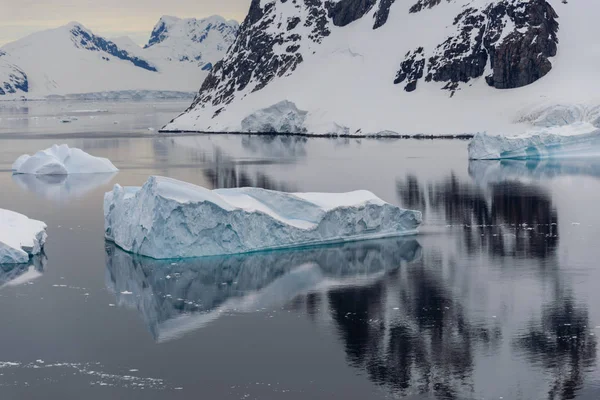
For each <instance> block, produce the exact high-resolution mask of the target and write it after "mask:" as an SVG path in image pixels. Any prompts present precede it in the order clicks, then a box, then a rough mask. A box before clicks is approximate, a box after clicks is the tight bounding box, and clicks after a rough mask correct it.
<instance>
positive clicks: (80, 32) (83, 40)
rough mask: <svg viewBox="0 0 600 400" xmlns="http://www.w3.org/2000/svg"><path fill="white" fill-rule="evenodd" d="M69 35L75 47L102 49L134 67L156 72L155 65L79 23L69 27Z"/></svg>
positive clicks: (93, 49)
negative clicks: (91, 31)
mask: <svg viewBox="0 0 600 400" xmlns="http://www.w3.org/2000/svg"><path fill="white" fill-rule="evenodd" d="M71 35H72V37H73V42H74V43H75V45H76V46H77V47H80V48H83V49H86V50H90V51H104V52H106V53H108V54H110V55H113V56H115V57H117V58H119V59H121V60H125V61H129V62H131V63H132V64H133V65H135V66H136V67H140V68H143V69H145V70H148V71H152V72H157V69H156V67H154V66H153V65H151V64H150V63H148V61H146V60H144V59H142V58H139V57H136V56H133V55H131V54H129V53H128V52H127V51H125V50H123V49H121V48H119V46H117V45H116V44H115V43H113V42H111V41H110V40H105V39H103V38H101V37H100V36H96V35H94V34H92V33H90V32H88V31H86V30H85V29H83V28H82V27H81V26H79V25H76V26H74V27H73V28H72V29H71Z"/></svg>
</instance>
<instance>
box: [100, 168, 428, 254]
mask: <svg viewBox="0 0 600 400" xmlns="http://www.w3.org/2000/svg"><path fill="white" fill-rule="evenodd" d="M104 221H105V236H106V238H107V239H108V240H111V241H113V242H115V243H116V244H117V245H118V246H119V247H121V248H123V249H124V250H126V251H129V252H132V253H136V254H141V255H145V256H148V257H152V258H156V259H169V258H187V257H201V256H212V255H222V254H237V253H248V252H255V251H261V250H271V249H280V248H292V247H304V246H312V245H319V244H324V243H337V242H346V241H355V240H362V239H373V238H381V237H391V236H400V235H409V234H414V233H416V232H417V228H418V227H419V225H420V224H421V213H420V212H418V211H411V210H404V209H401V208H399V207H396V206H393V205H391V204H388V203H386V202H384V201H383V200H381V199H380V198H378V197H377V196H375V195H374V194H372V193H371V192H368V191H356V192H351V193H283V192H276V191H272V190H265V189H258V188H241V189H217V190H208V189H205V188H202V187H199V186H195V185H192V184H189V183H186V182H181V181H177V180H174V179H170V178H163V177H156V176H154V177H151V178H150V179H148V181H147V182H146V183H145V184H144V186H143V187H141V188H139V187H126V188H123V187H121V186H119V185H115V187H114V189H113V190H112V192H108V193H107V194H106V195H105V197H104Z"/></svg>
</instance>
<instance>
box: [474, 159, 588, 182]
mask: <svg viewBox="0 0 600 400" xmlns="http://www.w3.org/2000/svg"><path fill="white" fill-rule="evenodd" d="M469 175H470V176H471V178H473V180H474V181H475V183H477V184H478V185H481V186H485V185H489V184H492V183H500V182H505V181H509V180H521V181H526V180H531V181H534V180H543V179H553V178H558V177H561V176H588V177H592V178H600V158H586V159H549V160H527V161H525V160H502V161H480V160H471V161H469Z"/></svg>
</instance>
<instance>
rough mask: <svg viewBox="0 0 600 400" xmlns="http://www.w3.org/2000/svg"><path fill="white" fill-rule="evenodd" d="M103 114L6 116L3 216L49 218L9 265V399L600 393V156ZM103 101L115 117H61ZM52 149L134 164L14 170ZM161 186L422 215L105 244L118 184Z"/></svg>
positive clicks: (5, 292)
mask: <svg viewBox="0 0 600 400" xmlns="http://www.w3.org/2000/svg"><path fill="white" fill-rule="evenodd" d="M57 104H58V105H57ZM99 104H100V105H98V104H96V105H90V104H86V103H80V104H70V103H56V104H53V105H48V104H46V103H41V104H29V103H28V104H26V105H22V104H18V105H15V104H13V105H11V106H10V107H9V106H6V105H3V106H0V118H1V119H0V188H1V189H0V207H1V208H6V209H11V210H14V211H18V212H21V213H24V214H26V215H28V216H29V217H31V218H35V219H39V220H42V221H45V222H46V223H47V224H48V226H49V228H48V233H49V240H48V244H47V247H46V256H45V257H43V258H36V259H34V260H33V261H32V263H31V265H30V266H19V267H17V268H13V269H11V268H9V267H3V268H0V304H1V306H0V321H1V325H0V327H1V328H0V398H2V399H38V398H39V399H333V398H335V399H387V398H407V399H501V398H503V399H573V398H577V399H598V398H600V369H599V367H598V343H597V342H598V335H600V291H599V290H598V285H599V283H600V246H599V245H598V237H599V236H600V213H599V212H598V203H599V199H600V161H595V160H591V161H590V160H586V161H577V162H566V161H562V162H550V163H548V162H545V163H525V162H507V163H499V162H477V163H476V162H472V163H469V162H468V161H467V152H466V148H467V142H464V141H418V140H379V141H378V140H330V139H307V138H288V137H264V136H260V137H256V136H255V137H253V136H230V135H223V136H220V135H217V136H215V135H213V136H183V137H162V136H160V135H155V136H152V135H151V134H149V133H148V132H152V130H149V129H148V128H151V129H156V128H158V127H160V124H162V123H164V122H167V121H168V119H169V118H171V117H172V116H173V115H175V114H176V113H177V111H178V110H181V109H183V108H185V105H182V104H177V103H161V104H154V105H153V104H147V103H138V104H135V103H133V104H131V103H122V104H119V103H112V104H111V103H107V104H105V105H102V103H99ZM24 108H26V110H24ZM90 109H105V110H106V111H105V112H104V113H103V114H104V115H102V116H96V115H94V114H95V113H91V114H92V115H86V116H85V117H80V118H78V119H77V120H74V121H73V122H70V123H60V122H58V121H56V120H55V119H52V118H53V117H52V116H53V115H59V116H60V117H63V114H65V113H68V112H69V110H71V111H72V110H77V111H78V113H76V114H82V113H81V112H80V110H90ZM57 110H58V111H57ZM83 114H85V113H83ZM36 116H37V119H36V118H34V117H36ZM91 116H96V117H97V118H89V117H91ZM11 118H13V119H11ZM18 118H20V119H18ZM86 118H87V119H86ZM98 119H99V120H100V121H98V124H99V125H98V126H99V128H98V129H97V130H94V129H93V128H94V123H95V121H96V120H98ZM116 119H118V120H119V121H128V122H127V123H125V122H121V123H118V124H114V121H113V120H116ZM40 121H41V122H40ZM36 124H37V125H36ZM40 124H41V125H40ZM78 124H79V125H78ZM57 137H60V139H57ZM56 142H60V143H67V144H69V145H71V146H76V147H80V148H82V149H83V150H85V151H87V152H89V153H91V154H93V155H97V156H104V157H108V158H110V159H111V160H112V161H113V162H114V164H115V165H116V166H117V167H119V168H120V169H121V171H120V172H119V173H118V174H116V175H112V176H94V177H87V178H86V179H80V178H77V177H73V176H72V177H69V178H67V179H40V178H31V177H13V176H11V173H10V165H11V164H12V162H13V161H14V160H15V159H16V158H17V156H19V155H20V154H23V153H32V152H35V151H36V150H39V149H43V148H47V147H49V146H50V145H52V144H54V143H56ZM149 175H163V176H169V177H173V178H177V179H182V180H185V181H189V182H192V183H195V184H198V185H202V186H205V187H208V188H217V187H218V188H223V187H237V186H260V187H265V188H269V189H276V190H285V191H328V192H341V191H348V190H354V189H368V190H371V191H373V192H374V193H375V194H377V195H378V196H380V197H381V198H383V199H384V200H386V201H388V202H391V203H394V204H398V205H402V206H405V207H410V208H415V209H420V210H422V211H423V213H424V219H425V224H424V226H423V228H422V230H421V232H422V233H421V234H420V235H418V236H416V237H414V238H405V239H388V240H377V241H369V242H363V243H352V244H346V245H339V246H326V247H319V248H311V249H304V250H296V251H278V252H271V253H257V254H252V255H244V256H231V257H213V258H207V259H195V260H181V261H176V262H173V261H169V262H160V261H156V260H151V259H146V258H142V257H136V256H133V255H130V254H127V253H125V252H123V251H121V250H119V249H117V248H115V247H114V246H113V245H111V244H109V243H105V241H104V238H103V214H102V200H103V194H104V192H106V191H108V190H110V189H111V187H112V185H113V184H115V183H120V184H122V185H141V184H143V183H144V181H145V180H146V179H147V177H148V176H149Z"/></svg>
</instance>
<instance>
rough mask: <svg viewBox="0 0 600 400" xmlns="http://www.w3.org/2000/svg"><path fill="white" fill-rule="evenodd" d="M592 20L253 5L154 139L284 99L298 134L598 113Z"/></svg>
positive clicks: (512, 7)
mask: <svg viewBox="0 0 600 400" xmlns="http://www.w3.org/2000/svg"><path fill="white" fill-rule="evenodd" d="M599 11H600V3H597V2H585V4H583V3H582V2H576V1H570V2H568V3H567V4H564V3H563V2H562V0H547V1H546V0H448V1H446V0H410V1H395V0H333V1H331V0H330V1H325V0H313V1H310V2H308V1H306V2H297V1H296V2H293V1H288V2H279V1H274V0H254V1H253V2H252V5H251V7H250V12H249V14H248V17H247V18H246V20H245V21H244V23H243V24H242V26H241V27H240V33H239V35H238V38H237V40H236V42H235V43H234V44H233V45H232V46H231V48H230V49H229V51H228V52H227V54H226V56H225V57H224V59H223V62H222V63H220V64H218V65H216V66H215V68H214V69H213V71H212V73H211V75H209V77H208V78H207V79H206V80H205V81H204V84H203V85H202V88H201V90H200V93H199V95H198V96H197V98H196V100H195V102H194V104H193V105H192V106H191V107H190V109H189V110H187V112H186V113H184V114H183V115H181V116H180V117H178V118H177V119H176V120H175V121H174V122H173V123H171V124H169V125H167V126H166V127H165V128H164V130H167V131H238V132H239V131H243V129H242V128H243V126H242V121H243V120H244V119H245V118H247V117H252V115H255V113H257V112H258V114H263V115H264V113H265V111H264V109H267V111H269V110H273V109H279V108H280V107H271V106H273V105H275V104H277V103H280V102H282V101H284V100H287V101H290V102H292V103H294V104H295V106H296V107H297V109H298V110H299V113H300V115H301V116H304V113H305V112H307V114H306V115H305V117H303V118H304V126H303V129H301V132H300V133H308V134H331V133H333V134H347V135H370V134H379V133H381V134H389V133H390V131H392V132H393V133H396V134H419V133H422V134H463V133H475V132H483V131H487V132H489V133H496V132H501V133H506V132H515V131H523V130H526V129H529V127H530V126H531V125H532V121H533V120H534V119H536V118H538V117H539V116H540V115H541V114H543V112H542V111H543V110H544V109H545V108H546V107H553V108H552V109H556V107H554V106H556V105H563V107H562V109H563V110H564V109H566V110H571V109H575V108H578V107H579V108H580V107H582V106H585V107H590V106H594V105H596V104H600V101H599V99H600V94H599V93H600V91H599V90H598V89H600V80H599V79H597V74H596V73H595V71H594V70H595V69H596V68H597V67H596V66H597V65H599V63H600V44H599V43H598V42H597V40H596V39H595V35H594V34H593V32H594V31H595V30H596V31H597V28H595V26H597V24H596V23H595V15H597V13H598V12H599ZM575 106H577V107H575ZM269 107H271V108H269ZM261 110H262V111H261ZM277 118H280V119H281V120H282V121H283V122H281V123H278V124H271V125H272V126H290V125H291V124H289V123H286V121H288V120H293V121H297V120H298V115H293V114H289V113H286V114H285V115H274V116H272V118H271V119H277ZM537 122H538V123H540V124H542V125H543V122H540V121H537ZM577 122H589V121H587V120H585V119H583V120H581V121H577ZM292 125H293V124H292ZM246 128H247V127H246ZM590 129H592V127H591V124H590ZM296 133H298V132H296Z"/></svg>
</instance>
